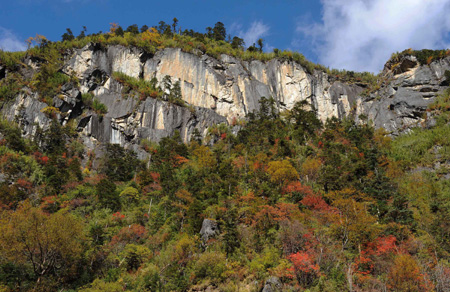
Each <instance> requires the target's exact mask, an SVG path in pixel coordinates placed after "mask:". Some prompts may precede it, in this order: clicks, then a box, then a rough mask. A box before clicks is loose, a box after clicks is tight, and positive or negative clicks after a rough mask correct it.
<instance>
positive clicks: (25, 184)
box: [16, 178, 33, 191]
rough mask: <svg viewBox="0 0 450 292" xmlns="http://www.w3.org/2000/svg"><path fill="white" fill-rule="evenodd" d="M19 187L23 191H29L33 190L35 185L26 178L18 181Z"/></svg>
mask: <svg viewBox="0 0 450 292" xmlns="http://www.w3.org/2000/svg"><path fill="white" fill-rule="evenodd" d="M16 184H17V187H18V188H20V189H22V190H23V191H29V190H31V189H32V188H33V184H32V183H31V182H30V181H28V180H27V179H24V178H19V179H17V182H16Z"/></svg>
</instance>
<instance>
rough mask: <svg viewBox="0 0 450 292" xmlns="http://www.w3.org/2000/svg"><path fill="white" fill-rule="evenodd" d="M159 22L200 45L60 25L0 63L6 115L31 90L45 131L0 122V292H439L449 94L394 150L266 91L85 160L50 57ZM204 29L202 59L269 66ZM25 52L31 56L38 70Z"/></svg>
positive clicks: (86, 152) (138, 87)
mask: <svg viewBox="0 0 450 292" xmlns="http://www.w3.org/2000/svg"><path fill="white" fill-rule="evenodd" d="M163 28H165V29H166V30H168V31H169V32H167V35H168V36H167V38H166V37H164V40H165V42H170V40H173V41H174V42H178V41H179V42H184V40H188V38H189V37H191V36H190V34H192V37H194V36H195V34H194V33H193V32H192V33H191V32H189V31H187V32H185V35H183V36H181V35H178V34H176V36H173V35H172V31H171V28H170V26H168V27H167V26H163V27H162V28H161V31H159V32H157V29H156V28H155V29H150V30H147V29H145V30H144V31H143V32H142V33H139V32H136V31H134V30H133V28H130V31H128V34H126V33H125V37H124V36H123V35H122V36H121V35H120V34H123V31H122V33H119V34H118V35H114V34H113V35H111V34H107V35H108V37H105V35H104V34H100V35H96V36H81V37H80V38H77V39H75V38H74V37H73V35H72V36H71V33H70V34H69V32H70V31H68V34H66V35H65V36H64V38H65V40H64V42H57V43H50V44H48V43H47V42H46V41H43V39H42V38H41V39H39V40H38V41H39V44H38V46H37V47H34V48H31V49H30V50H29V51H27V52H26V53H5V52H2V54H1V55H0V56H1V66H3V68H8V70H9V71H8V73H7V74H4V75H5V76H0V77H1V78H0V79H1V80H0V82H1V83H0V85H1V87H0V98H1V100H2V103H3V107H4V108H5V107H7V105H8V102H11V100H13V99H14V98H15V97H16V96H17V95H18V94H21V93H23V91H24V90H25V89H24V88H28V89H29V88H31V89H33V90H34V91H35V92H38V94H39V95H38V96H39V99H41V101H42V102H46V103H47V104H48V107H45V108H43V109H42V112H43V114H45V116H46V118H47V119H48V120H49V121H50V122H49V124H48V125H47V127H45V128H40V127H38V126H37V127H36V130H35V131H34V132H27V133H24V132H23V128H24V127H27V126H29V125H26V124H23V123H22V124H19V123H16V122H14V121H8V120H7V119H6V118H3V119H2V120H1V122H0V133H1V136H0V138H1V140H0V291H84V292H89V291H92V292H93V291H265V292H268V291H439V292H440V291H449V290H450V263H449V260H450V244H449V238H450V233H449V232H450V216H449V214H450V181H449V179H450V163H449V161H450V140H449V139H448V137H449V135H450V125H449V122H450V91H445V92H443V93H442V94H440V95H439V97H438V98H437V99H436V100H435V101H433V102H432V103H431V105H430V106H428V109H427V111H426V113H425V115H426V119H427V121H428V123H427V124H426V127H418V128H413V129H410V130H409V131H406V132H407V133H404V134H402V135H400V136H398V137H396V138H394V139H393V138H392V136H390V135H388V133H387V132H386V131H384V130H383V129H382V128H379V129H375V128H374V127H373V124H372V122H371V121H370V120H368V119H367V118H366V117H364V116H360V117H358V118H356V117H354V116H351V115H349V116H348V117H347V118H344V119H337V118H329V119H328V120H327V121H326V122H321V121H320V120H319V119H318V118H317V116H316V112H315V111H314V107H313V106H311V105H310V104H308V103H307V102H305V101H300V102H297V103H296V104H295V106H293V107H292V109H288V110H284V111H280V110H279V107H278V106H277V103H276V102H275V100H274V99H273V98H270V97H261V99H260V104H259V107H258V108H259V110H258V111H254V112H252V113H249V114H248V116H247V117H246V118H245V119H239V120H238V119H235V120H233V121H232V122H231V123H229V124H228V123H221V124H217V125H213V126H211V127H209V129H208V130H207V134H206V135H202V134H201V133H199V132H198V131H196V132H195V133H193V134H192V135H191V136H190V137H189V141H186V142H183V141H182V139H181V133H180V132H178V131H175V132H174V133H173V134H172V135H170V136H168V137H162V138H161V139H160V141H159V143H156V142H154V141H149V140H145V139H144V140H142V141H141V143H140V145H139V147H140V149H141V151H144V152H145V153H146V157H147V159H146V160H140V159H138V157H137V154H136V153H135V152H134V151H132V150H130V149H125V148H123V147H122V146H120V145H119V144H106V145H104V149H103V155H99V153H94V151H92V148H90V147H88V146H87V145H85V144H84V143H85V141H84V140H83V139H82V137H81V134H80V131H79V129H78V128H77V124H75V123H74V122H71V120H70V119H69V118H67V119H66V117H67V116H70V115H71V114H72V113H70V112H69V113H68V114H66V115H64V113H62V112H61V111H60V109H58V108H57V107H55V106H54V100H57V98H59V97H58V94H60V93H61V91H62V87H63V85H64V84H66V83H73V87H76V86H77V77H76V76H67V75H65V74H64V73H62V71H61V69H60V67H59V66H60V64H59V63H58V62H63V60H64V56H63V55H64V54H63V53H64V52H65V50H66V49H69V48H68V47H70V46H72V45H74V44H77V42H90V41H94V40H93V39H89V40H88V39H86V38H97V39H96V40H95V41H96V42H99V43H100V44H101V43H102V41H101V38H106V39H109V41H117V42H120V41H122V40H127V37H130V39H131V38H132V37H133V38H132V40H134V41H138V40H140V39H139V38H142V44H141V43H139V42H138V43H136V44H137V45H143V46H144V45H145V46H147V45H148V44H150V45H152V44H153V43H152V42H155V40H152V37H156V36H158V38H160V37H161V35H163V36H164V34H165V32H164V30H163ZM114 29H115V31H113V33H117V29H118V28H117V27H114ZM135 29H136V30H137V28H135ZM215 29H216V28H215ZM173 30H176V23H174V27H173ZM216 30H217V29H216ZM209 33H211V35H207V36H204V37H206V38H209V37H211V41H210V44H216V42H217V43H220V44H221V47H214V46H212V47H208V48H206V47H205V51H206V52H208V50H210V49H216V50H219V51H220V50H221V49H222V48H227V53H229V54H230V55H232V54H237V55H238V54H243V55H242V56H240V57H242V58H245V56H246V54H249V55H250V56H251V57H257V56H259V57H261V58H263V57H262V56H267V55H265V54H263V53H262V52H259V51H258V50H257V48H256V47H255V46H254V47H255V48H254V49H251V50H250V51H248V52H247V51H244V50H243V48H234V47H233V46H236V44H235V43H234V41H235V42H238V40H236V39H233V40H231V42H230V43H227V42H224V40H221V39H218V40H214V38H215V37H216V36H215V35H214V34H215V33H216V32H215V31H214V30H213V29H211V31H210V32H209ZM133 35H135V36H133ZM220 35H222V34H220ZM147 37H148V38H149V40H150V42H149V43H146V42H145V40H146V39H145V38H147ZM197 37H198V36H197ZM158 40H159V39H158ZM105 41H107V40H105ZM136 44H135V43H133V44H132V45H136ZM179 44H180V43H176V44H173V45H174V46H179ZM84 45H85V44H83V46H84ZM123 45H131V44H130V43H126V44H123ZM150 45H149V46H150ZM185 45H186V46H190V47H188V49H186V50H188V51H189V50H190V51H194V50H195V49H194V47H198V46H201V44H200V43H198V44H195V46H194V47H193V45H190V44H189V43H188V42H187V43H186V44H185ZM145 46H144V47H145ZM237 46H238V47H239V43H238V44H237ZM261 46H262V44H261ZM228 47H229V48H228ZM152 48H153V47H149V48H146V49H148V50H151V49H152ZM159 49H160V48H159ZM228 49H229V50H228ZM278 53H279V52H278ZM278 53H277V52H274V53H273V54H278ZM410 53H411V54H412V52H410ZM432 53H433V54H435V55H436V56H435V57H436V58H443V57H445V56H446V53H445V52H437V53H436V52H432ZM25 54H27V55H28V56H27V57H30V58H37V59H39V60H40V61H39V62H40V63H41V67H40V69H39V71H38V74H37V75H32V74H30V72H29V71H27V70H31V69H30V68H28V67H27V66H26V65H25V64H22V63H21V62H22V61H23V60H24V59H23V58H24V57H25ZM280 54H287V55H286V56H283V55H281V57H289V53H288V52H285V53H280ZM416 54H417V52H416ZM272 57H275V56H272ZM397 57H398V56H397ZM422 59H423V56H421V55H420V60H422ZM394 61H395V60H394ZM317 69H320V68H318V67H317V68H315V70H317ZM14 70H16V71H14ZM312 70H314V68H312ZM324 70H326V69H324ZM0 73H2V70H0ZM2 74H3V73H2ZM0 75H1V74H0ZM339 76H340V77H339ZM339 76H336V78H347V81H348V82H362V81H364V80H362V79H363V78H366V79H367V80H366V81H365V82H366V85H365V86H366V87H367V89H368V91H370V90H371V87H370V86H372V85H374V84H376V82H377V81H374V79H376V78H375V77H373V78H372V77H370V76H369V75H367V74H362V75H358V74H350V75H348V73H345V74H341V75H339ZM114 78H115V80H116V81H117V82H118V83H121V84H122V85H125V86H124V88H125V90H123V91H122V93H123V94H124V95H128V96H132V95H133V94H135V93H137V96H138V97H140V98H141V99H142V100H141V101H143V100H145V99H146V98H155V99H160V100H162V101H164V102H167V103H168V104H169V105H170V107H182V108H187V109H188V110H189V111H195V109H193V108H191V107H190V105H189V104H186V103H185V102H184V101H183V100H182V99H181V97H180V95H179V90H178V89H177V88H176V87H175V86H173V87H171V90H172V91H171V90H165V89H164V88H161V87H159V86H158V85H157V84H156V83H155V82H153V83H151V82H147V81H143V80H137V79H133V78H131V77H129V76H126V75H123V74H120V73H115V74H114ZM78 86H79V84H78ZM443 86H448V84H447V85H443ZM174 88H175V89H174ZM80 95H81V93H80ZM152 95H153V96H152ZM130 98H131V97H130ZM82 104H83V108H81V109H80V115H81V116H82V113H86V111H91V112H94V113H95V114H96V115H98V116H99V119H101V118H103V115H104V114H105V113H106V112H107V111H108V109H107V108H106V106H105V105H104V104H102V103H101V102H99V101H98V100H97V99H95V97H94V96H93V95H91V94H89V93H83V94H82ZM355 120H358V122H355Z"/></svg>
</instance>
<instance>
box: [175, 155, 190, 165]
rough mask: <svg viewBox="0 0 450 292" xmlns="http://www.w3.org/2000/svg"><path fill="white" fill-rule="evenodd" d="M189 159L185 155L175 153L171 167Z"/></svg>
mask: <svg viewBox="0 0 450 292" xmlns="http://www.w3.org/2000/svg"><path fill="white" fill-rule="evenodd" d="M188 161H189V159H187V158H186V157H183V156H181V155H175V157H174V159H173V161H172V165H173V167H179V166H180V165H182V164H184V163H186V162H188Z"/></svg>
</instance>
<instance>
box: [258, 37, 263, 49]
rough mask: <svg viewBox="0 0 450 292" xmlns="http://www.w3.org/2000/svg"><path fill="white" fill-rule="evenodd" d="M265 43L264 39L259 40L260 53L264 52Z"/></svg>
mask: <svg viewBox="0 0 450 292" xmlns="http://www.w3.org/2000/svg"><path fill="white" fill-rule="evenodd" d="M263 42H264V40H263V39H258V47H259V48H258V49H259V51H260V52H262V51H263V46H264V44H263Z"/></svg>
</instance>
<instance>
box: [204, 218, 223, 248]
mask: <svg viewBox="0 0 450 292" xmlns="http://www.w3.org/2000/svg"><path fill="white" fill-rule="evenodd" d="M218 234H219V225H218V224H217V222H216V221H214V220H210V219H203V223H202V229H201V230H200V235H201V236H202V240H203V243H206V242H207V241H208V240H210V239H211V238H214V237H215V236H217V235H218Z"/></svg>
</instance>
